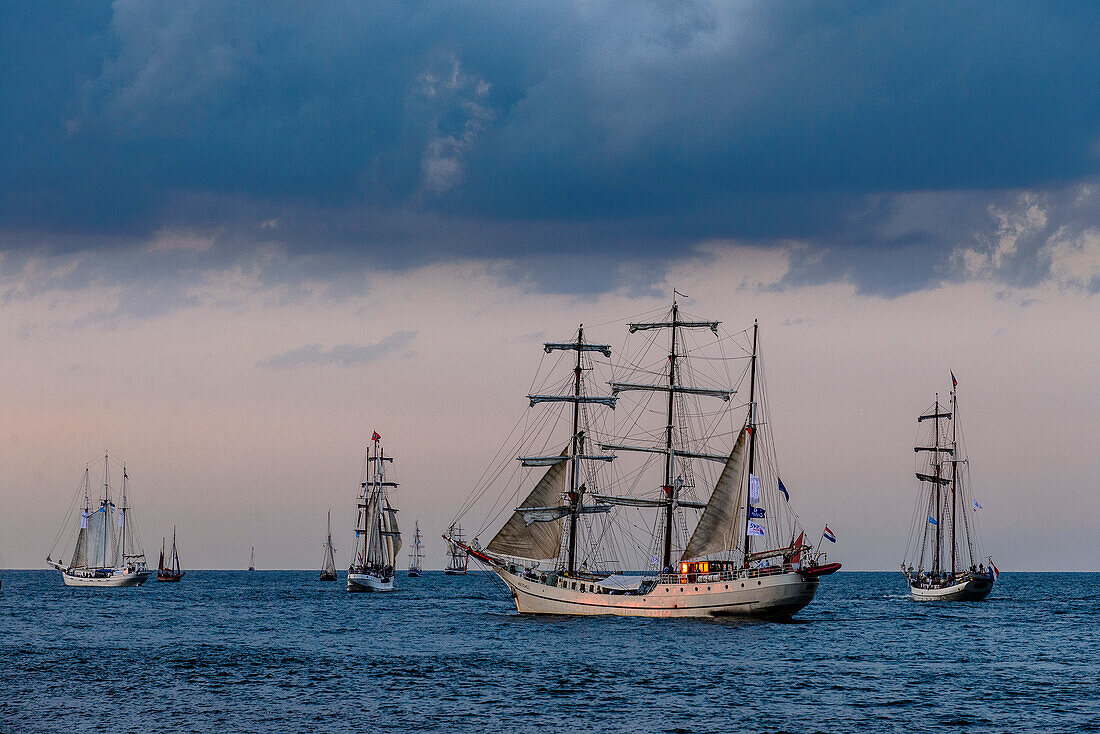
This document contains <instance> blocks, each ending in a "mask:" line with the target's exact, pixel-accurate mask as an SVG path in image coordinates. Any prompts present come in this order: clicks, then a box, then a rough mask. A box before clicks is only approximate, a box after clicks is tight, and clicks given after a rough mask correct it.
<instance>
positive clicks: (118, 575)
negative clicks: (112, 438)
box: [46, 454, 152, 587]
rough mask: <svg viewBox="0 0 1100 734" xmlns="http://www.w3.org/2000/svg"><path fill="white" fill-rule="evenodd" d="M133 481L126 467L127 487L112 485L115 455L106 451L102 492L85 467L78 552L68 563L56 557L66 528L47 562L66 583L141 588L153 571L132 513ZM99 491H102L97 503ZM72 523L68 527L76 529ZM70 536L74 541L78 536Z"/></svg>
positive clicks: (80, 492)
mask: <svg viewBox="0 0 1100 734" xmlns="http://www.w3.org/2000/svg"><path fill="white" fill-rule="evenodd" d="M128 480H129V476H128V475H127V473H126V467H125V465H123V467H122V486H121V488H120V489H119V491H118V492H117V493H116V491H115V490H114V488H112V487H111V473H110V458H109V457H108V455H107V454H104V455H103V488H102V493H100V492H99V490H98V488H97V489H96V490H93V489H92V486H91V465H88V466H85V467H84V478H83V481H82V482H81V487H80V489H78V490H77V496H78V500H77V502H75V503H74V504H75V505H76V506H77V507H78V509H79V510H80V512H79V516H80V526H79V528H78V529H77V530H76V540H75V542H73V543H72V546H71V547H72V548H73V552H72V555H71V556H70V557H69V562H68V563H65V562H64V561H63V560H56V561H55V560H53V558H52V557H51V556H52V555H53V552H54V551H55V550H56V549H57V548H58V546H59V544H61V543H62V542H64V538H65V537H66V535H67V533H66V532H65V528H62V530H61V532H60V533H58V538H57V541H56V542H55V543H54V547H53V548H52V549H51V550H50V553H49V554H47V556H46V563H47V564H48V565H50V566H52V567H53V568H56V569H57V570H58V571H60V572H61V579H62V581H64V583H65V585H66V586H91V587H100V586H140V585H141V584H143V583H145V581H146V580H147V579H148V578H149V576H150V575H151V574H152V571H150V570H149V568H148V565H147V563H146V560H145V552H144V551H143V550H142V549H141V542H140V540H139V539H138V535H137V528H136V526H135V524H134V519H133V517H132V515H131V507H130V504H129V499H128V497H127V493H126V484H127V481H128ZM93 494H95V495H99V498H98V499H97V500H95V501H94V503H93V500H92V496H93ZM81 496H82V500H81V499H80V498H81ZM116 500H117V502H116ZM69 522H71V521H67V522H66V524H65V526H66V527H70V525H69ZM74 525H75V523H74ZM68 538H69V539H70V541H71V538H72V536H71V535H68Z"/></svg>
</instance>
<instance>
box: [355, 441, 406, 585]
mask: <svg viewBox="0 0 1100 734" xmlns="http://www.w3.org/2000/svg"><path fill="white" fill-rule="evenodd" d="M387 463H388V464H390V465H391V466H392V464H393V457H392V456H386V455H385V451H383V449H382V436H380V435H379V434H378V432H377V431H375V432H374V434H373V435H372V436H371V447H368V448H367V456H366V462H365V464H364V467H363V479H362V481H361V482H360V484H359V487H360V491H359V497H358V512H357V516H356V522H355V551H354V553H353V555H352V562H351V567H350V568H348V587H347V588H348V591H393V576H394V563H395V561H396V559H397V553H398V551H400V550H401V531H400V530H399V529H398V527H397V508H396V507H394V506H393V505H392V504H391V503H390V490H392V489H394V488H396V487H397V482H394V481H391V480H389V479H387V478H386V468H385V467H386V464H387Z"/></svg>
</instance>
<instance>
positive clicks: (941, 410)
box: [901, 372, 1000, 601]
mask: <svg viewBox="0 0 1100 734" xmlns="http://www.w3.org/2000/svg"><path fill="white" fill-rule="evenodd" d="M958 388H959V383H958V380H956V379H955V373H954V372H952V373H951V402H950V404H949V405H943V404H942V403H940V399H939V396H938V395H937V396H936V401H935V402H934V403H933V404H932V406H931V407H930V408H929V410H927V411H925V412H924V414H922V415H920V416H918V417H917V423H918V424H926V425H927V429H926V430H925V431H924V432H923V436H922V440H919V441H918V445H917V446H915V447H914V448H913V452H914V453H915V454H916V455H917V457H918V459H917V471H916V475H917V479H918V480H919V481H920V487H921V489H920V492H919V494H918V496H917V505H916V513H917V514H916V520H915V522H914V524H913V528H914V529H913V531H912V532H911V533H910V537H909V543H908V546H907V547H906V551H905V560H904V561H902V564H901V571H902V573H903V574H904V575H905V579H906V581H907V582H908V584H909V593H910V595H912V597H913V599H915V600H917V601H981V600H983V599H985V598H986V597H987V596H989V593H990V592H991V591H992V590H993V584H994V583H995V582H996V581H997V577H998V576H999V575H1000V572H999V571H998V570H997V566H996V565H994V563H993V559H992V558H991V557H988V556H987V557H986V560H987V561H988V562H989V565H988V566H986V565H985V563H983V562H982V561H981V559H982V557H983V556H982V550H981V548H979V547H978V545H977V522H978V511H979V510H981V504H980V503H979V502H978V500H977V498H975V497H974V495H973V493H972V492H971V488H970V460H969V459H968V458H967V457H966V452H965V444H964V442H963V439H962V435H961V433H962V432H961V430H960V428H959V396H958ZM923 457H927V458H923ZM926 517H927V519H925V518H926ZM914 564H916V565H914Z"/></svg>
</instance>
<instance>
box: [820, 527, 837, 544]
mask: <svg viewBox="0 0 1100 734" xmlns="http://www.w3.org/2000/svg"><path fill="white" fill-rule="evenodd" d="M822 535H823V537H824V538H825V540H827V541H829V542H830V543H835V542H836V536H835V535H833V531H832V530H829V526H828V525H826V526H825V532H824V533H823V534H822Z"/></svg>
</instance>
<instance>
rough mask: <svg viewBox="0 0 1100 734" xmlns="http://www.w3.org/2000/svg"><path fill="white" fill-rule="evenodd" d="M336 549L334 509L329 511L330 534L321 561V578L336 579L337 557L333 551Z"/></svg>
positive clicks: (324, 579) (326, 537)
mask: <svg viewBox="0 0 1100 734" xmlns="http://www.w3.org/2000/svg"><path fill="white" fill-rule="evenodd" d="M335 550H336V549H335V548H333V547H332V510H329V511H328V534H327V535H326V536H325V557H324V560H322V561H321V580H322V581H335V580H336V557H335V556H334V555H333V551H335Z"/></svg>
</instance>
